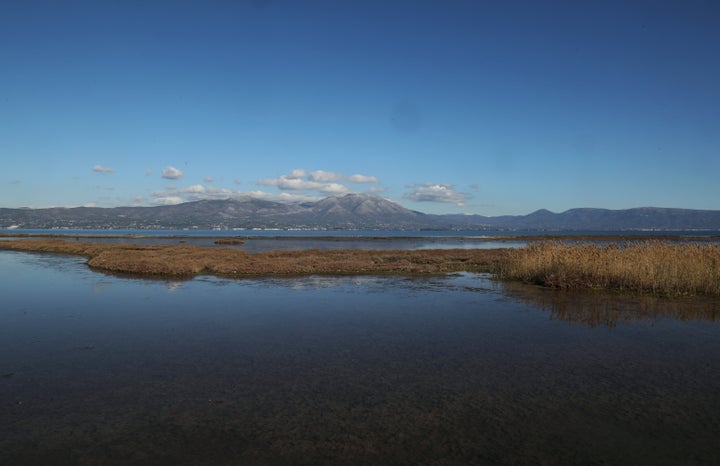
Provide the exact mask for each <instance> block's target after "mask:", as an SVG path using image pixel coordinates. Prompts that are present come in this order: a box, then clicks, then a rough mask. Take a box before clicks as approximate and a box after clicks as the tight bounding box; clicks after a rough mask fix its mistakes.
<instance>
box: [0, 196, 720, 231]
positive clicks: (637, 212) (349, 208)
mask: <svg viewBox="0 0 720 466" xmlns="http://www.w3.org/2000/svg"><path fill="white" fill-rule="evenodd" d="M0 228H72V229H186V228H189V229H233V228H238V229H253V228H264V229H271V228H277V229H342V230H597V231H603V230H605V231H610V230H613V231H618V230H720V211H717V210H691V209H670V208H657V207H641V208H634V209H625V210H608V209H589V208H581V209H571V210H568V211H565V212H562V213H553V212H550V211H548V210H538V211H536V212H533V213H531V214H528V215H516V216H509V215H505V216H497V217H486V216H482V215H461V214H450V215H431V214H425V213H422V212H418V211H414V210H409V209H406V208H405V207H403V206H401V205H400V204H397V203H395V202H392V201H388V200H386V199H383V198H382V197H380V196H376V195H369V194H344V195H339V196H331V197H327V198H325V199H322V200H320V201H317V202H304V203H292V204H288V203H281V202H273V201H268V200H262V199H257V198H252V197H239V198H234V199H225V200H202V201H194V202H186V203H182V204H177V205H170V206H154V207H113V208H101V207H74V208H61V207H54V208H45V209H30V208H20V209H9V208H0Z"/></svg>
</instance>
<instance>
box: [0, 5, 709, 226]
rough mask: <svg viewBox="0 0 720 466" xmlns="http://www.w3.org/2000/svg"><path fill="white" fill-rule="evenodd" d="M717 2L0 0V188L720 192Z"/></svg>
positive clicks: (643, 197) (403, 196)
mask: <svg viewBox="0 0 720 466" xmlns="http://www.w3.org/2000/svg"><path fill="white" fill-rule="evenodd" d="M718 57H720V3H718V2H715V1H676V2H662V1H633V2H628V1H622V2H620V1H618V2H615V1H606V2H596V1H592V2H591V1H582V0H578V1H563V2H553V1H512V0H509V1H439V0H438V1H390V0H388V1H377V2H375V1H327V2H325V1H290V0H255V1H250V0H248V1H241V0H238V1H229V0H227V1H220V0H214V1H213V0H209V1H140V0H132V1H122V0H118V1H103V0H97V1H84V2H81V1H34V0H18V1H14V0H4V1H3V2H0V160H1V161H2V163H1V165H0V167H1V168H0V207H21V206H31V207H45V206H78V205H95V206H101V207H112V206H118V205H158V204H167V203H176V202H182V201H189V200H195V199H203V198H227V197H234V196H240V195H244V194H251V195H254V196H257V197H263V198H266V199H278V200H287V201H293V200H304V199H317V198H321V197H325V196H327V195H331V194H339V193H343V192H374V193H377V194H379V195H381V196H383V197H386V198H388V199H391V200H394V201H398V202H400V203H401V204H403V205H404V206H406V207H409V208H412V209H416V210H420V211H424V212H429V213H477V214H483V215H504V214H526V213H530V212H532V211H534V210H537V209H540V208H547V209H550V210H553V211H556V212H560V211H564V210H567V209H569V208H573V207H602V208H611V209H621V208H630V207H639V206H660V207H684V208H696V209H720V182H718V178H720V59H718Z"/></svg>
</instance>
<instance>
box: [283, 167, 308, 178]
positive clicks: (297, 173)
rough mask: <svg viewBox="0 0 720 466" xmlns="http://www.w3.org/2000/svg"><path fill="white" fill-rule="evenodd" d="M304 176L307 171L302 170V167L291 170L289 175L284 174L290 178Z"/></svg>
mask: <svg viewBox="0 0 720 466" xmlns="http://www.w3.org/2000/svg"><path fill="white" fill-rule="evenodd" d="M306 176H307V171H305V170H303V169H302V168H296V169H295V170H293V171H291V172H290V174H289V175H285V177H286V178H288V179H290V180H297V179H298V178H305V177H306Z"/></svg>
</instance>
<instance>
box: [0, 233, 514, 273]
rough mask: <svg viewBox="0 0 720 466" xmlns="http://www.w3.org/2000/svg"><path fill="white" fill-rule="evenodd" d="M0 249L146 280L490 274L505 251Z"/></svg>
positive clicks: (56, 243)
mask: <svg viewBox="0 0 720 466" xmlns="http://www.w3.org/2000/svg"><path fill="white" fill-rule="evenodd" d="M0 248H3V249H14V250H22V251H35V252H54V253H64V254H77V255H82V256H87V257H89V260H88V265H90V266H91V267H94V268H97V269H102V270H107V271H111V272H123V273H139V274H151V275H175V276H183V275H194V274H198V273H210V274H220V275H235V276H248V275H270V274H282V275H298V274H378V273H383V274H384V273H387V274H434V273H445V272H459V271H469V272H493V271H495V269H496V268H497V266H498V264H499V262H500V261H501V260H502V259H503V258H504V257H505V255H506V250H504V249H491V250H479V249H448V250H422V251H406V250H401V251H367V250H359V249H342V250H319V249H312V250H302V251H273V252H262V253H255V254H248V253H246V252H244V251H242V250H239V249H235V248H207V247H199V246H188V245H167V246H145V245H132V244H97V243H86V242H79V241H74V242H73V241H63V240H55V239H53V240H47V239H45V240H16V241H0Z"/></svg>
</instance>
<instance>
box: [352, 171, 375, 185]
mask: <svg viewBox="0 0 720 466" xmlns="http://www.w3.org/2000/svg"><path fill="white" fill-rule="evenodd" d="M348 181H350V182H352V183H377V182H378V179H377V178H375V177H374V176H365V175H361V174H359V173H356V174H355V175H351V176H349V177H348Z"/></svg>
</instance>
